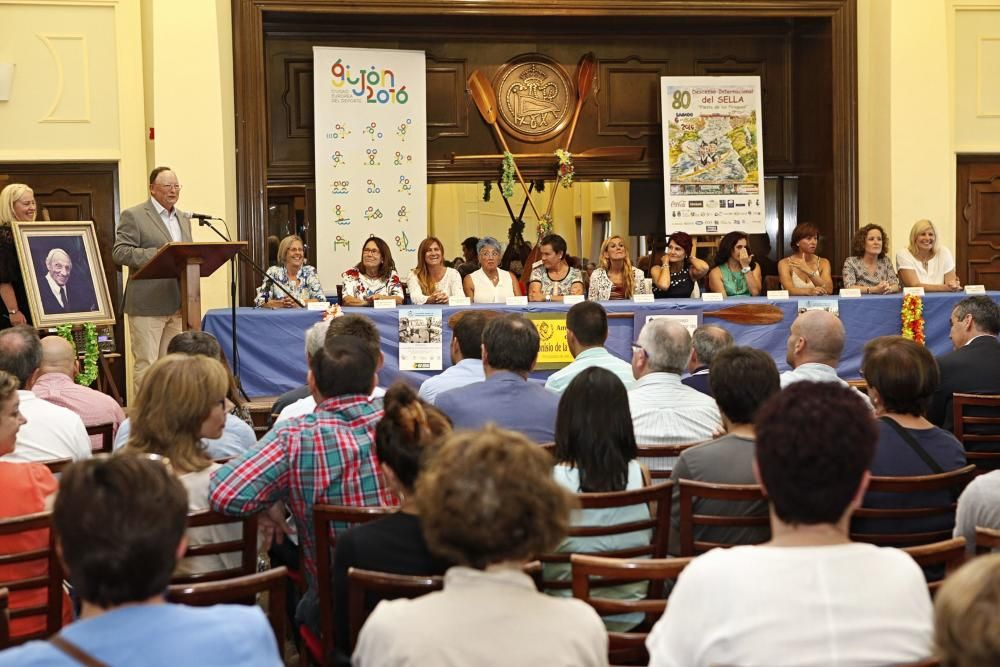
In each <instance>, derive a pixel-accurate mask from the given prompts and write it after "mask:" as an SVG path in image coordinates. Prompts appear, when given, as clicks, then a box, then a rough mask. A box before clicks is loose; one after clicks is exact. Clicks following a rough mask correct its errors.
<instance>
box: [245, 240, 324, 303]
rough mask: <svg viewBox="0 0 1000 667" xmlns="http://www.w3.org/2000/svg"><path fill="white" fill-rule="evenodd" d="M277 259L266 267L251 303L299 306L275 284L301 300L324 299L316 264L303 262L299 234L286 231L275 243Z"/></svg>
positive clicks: (303, 246)
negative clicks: (284, 235) (276, 243)
mask: <svg viewBox="0 0 1000 667" xmlns="http://www.w3.org/2000/svg"><path fill="white" fill-rule="evenodd" d="M277 259H278V261H277V263H276V264H275V265H274V266H270V267H268V269H267V272H266V275H267V277H265V278H264V282H263V283H261V285H260V287H258V288H257V297H256V298H255V299H254V302H253V305H254V306H256V307H257V308H300V307H301V306H299V304H297V303H296V302H295V300H294V299H292V297H291V296H289V295H288V294H286V293H285V292H284V291H283V290H282V289H281V288H280V287H278V285H281V286H283V287H284V288H285V289H287V290H288V291H289V292H291V293H292V296H294V297H295V298H296V299H298V300H299V301H301V302H302V303H306V302H307V301H326V295H325V294H323V286H322V285H320V283H319V274H317V273H316V267H314V266H311V265H309V264H306V250H305V245H304V244H303V242H302V237H301V236H299V235H298V234H289V235H288V236H286V237H285V238H283V239H281V243H279V244H278V258H277Z"/></svg>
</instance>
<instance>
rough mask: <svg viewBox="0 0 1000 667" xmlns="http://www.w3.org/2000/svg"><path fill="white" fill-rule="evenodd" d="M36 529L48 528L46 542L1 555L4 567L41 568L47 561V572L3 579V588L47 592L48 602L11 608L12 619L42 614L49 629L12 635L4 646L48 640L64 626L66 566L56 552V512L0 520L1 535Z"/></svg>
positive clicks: (14, 590)
mask: <svg viewBox="0 0 1000 667" xmlns="http://www.w3.org/2000/svg"><path fill="white" fill-rule="evenodd" d="M36 530H47V531H48V533H49V536H48V541H47V543H46V545H45V546H43V547H40V548H36V549H30V550H28V551H20V552H14V553H5V554H0V567H4V566H10V565H17V566H18V567H19V568H24V567H25V566H26V565H29V564H31V563H34V564H35V565H36V567H38V568H39V569H41V568H40V566H41V565H42V564H44V565H45V566H46V567H47V568H48V569H47V570H46V574H42V575H36V576H28V577H20V578H17V579H8V580H5V581H0V587H2V588H5V589H6V590H7V591H9V592H10V593H15V592H20V591H44V592H45V602H44V603H42V604H35V605H30V606H26V607H20V608H16V609H9V610H8V618H9V619H10V620H17V619H20V618H31V617H38V616H41V617H44V619H45V628H44V629H43V630H40V631H37V632H33V633H29V634H24V635H20V636H18V637H16V638H13V639H11V638H10V637H9V636H8V639H7V641H6V642H5V643H4V644H2V645H0V649H2V648H6V647H7V646H13V645H16V644H21V643H23V642H26V641H29V640H31V639H45V638H46V637H50V636H52V635H54V634H55V633H57V632H59V628H61V627H62V617H63V588H62V567H61V566H60V564H59V557H58V556H57V555H56V549H55V536H54V535H53V531H52V513H51V512H39V513H37V514H28V515H26V516H21V517H15V518H13V519H3V520H2V521H0V536H6V535H20V534H23V533H28V532H31V531H36ZM8 635H9V628H8Z"/></svg>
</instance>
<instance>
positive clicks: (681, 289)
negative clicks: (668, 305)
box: [653, 258, 694, 299]
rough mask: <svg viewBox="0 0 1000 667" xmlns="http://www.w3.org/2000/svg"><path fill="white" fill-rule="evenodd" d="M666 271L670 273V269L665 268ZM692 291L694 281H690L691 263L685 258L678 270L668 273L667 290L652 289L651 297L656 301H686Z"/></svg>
mask: <svg viewBox="0 0 1000 667" xmlns="http://www.w3.org/2000/svg"><path fill="white" fill-rule="evenodd" d="M662 270H663V269H661V271H662ZM667 271H670V269H669V268H667ZM661 275H662V274H661ZM693 291H694V281H693V280H691V262H690V261H689V260H688V259H687V258H685V259H684V264H683V265H682V266H681V268H680V269H679V270H677V271H670V287H668V288H667V289H660V288H659V287H653V295H654V296H655V297H656V298H657V299H686V298H688V297H690V296H691V292H693Z"/></svg>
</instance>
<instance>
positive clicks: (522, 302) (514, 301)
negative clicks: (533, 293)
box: [507, 296, 528, 306]
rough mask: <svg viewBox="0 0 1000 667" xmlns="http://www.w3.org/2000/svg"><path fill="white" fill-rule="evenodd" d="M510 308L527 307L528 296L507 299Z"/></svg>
mask: <svg viewBox="0 0 1000 667" xmlns="http://www.w3.org/2000/svg"><path fill="white" fill-rule="evenodd" d="M507 305H508V306H527V305H528V297H526V296H509V297H507Z"/></svg>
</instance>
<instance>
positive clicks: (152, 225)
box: [112, 167, 191, 390]
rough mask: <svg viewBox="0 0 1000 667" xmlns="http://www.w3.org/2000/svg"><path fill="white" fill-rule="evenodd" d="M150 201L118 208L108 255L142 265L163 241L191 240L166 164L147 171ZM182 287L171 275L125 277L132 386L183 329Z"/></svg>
mask: <svg viewBox="0 0 1000 667" xmlns="http://www.w3.org/2000/svg"><path fill="white" fill-rule="evenodd" d="M149 194H150V198H149V200H148V201H146V202H143V203H142V204H139V205H138V206H133V207H132V208H130V209H128V210H126V211H124V212H123V213H122V217H121V221H120V222H119V223H118V229H117V231H116V233H115V247H114V250H113V251H112V257H113V258H114V261H115V263H116V264H118V265H119V266H127V267H129V268H130V269H132V270H133V271H135V270H138V269H140V268H142V267H143V265H145V264H146V262H148V261H149V260H150V259H152V258H153V256H154V255H155V254H156V252H157V251H158V250H159V249H160V247H161V246H163V245H164V244H166V243H170V242H172V241H186V242H190V241H191V216H190V215H189V214H187V213H185V212H184V211H181V210H180V209H178V208H177V207H176V206H175V205H176V204H177V200H178V199H179V198H180V194H181V185H180V183H178V181H177V175H176V174H174V172H173V171H172V170H171V169H170V167H156V168H155V169H153V171H152V172H150V174H149ZM180 307H181V292H180V285H179V284H178V281H177V280H174V279H162V280H161V279H156V280H137V281H134V284H133V281H132V280H129V282H128V285H127V286H126V288H125V305H124V311H125V314H126V315H128V317H129V324H130V327H131V337H132V364H133V373H134V378H135V388H136V390H138V389H139V386H140V385H141V383H142V377H143V375H145V373H146V371H147V370H148V369H149V367H150V365H151V364H152V363H153V362H154V361H156V360H157V359H158V358H159V357H160V356H162V355H164V354H166V350H167V344H168V343H169V342H170V339H171V338H173V337H174V336H176V335H177V334H179V333H180V332H181V329H182V324H181V313H180Z"/></svg>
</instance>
